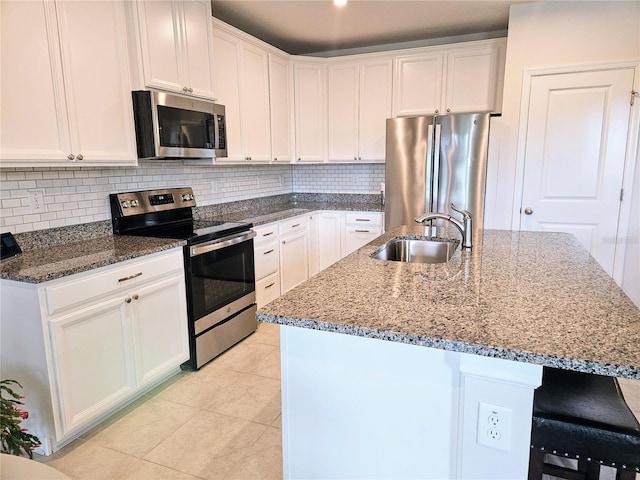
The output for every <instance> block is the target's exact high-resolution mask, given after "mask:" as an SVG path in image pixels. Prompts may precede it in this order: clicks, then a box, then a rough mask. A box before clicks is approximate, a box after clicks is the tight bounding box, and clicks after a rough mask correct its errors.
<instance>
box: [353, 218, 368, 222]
mask: <svg viewBox="0 0 640 480" xmlns="http://www.w3.org/2000/svg"><path fill="white" fill-rule="evenodd" d="M370 221H371V219H370V218H356V222H370Z"/></svg>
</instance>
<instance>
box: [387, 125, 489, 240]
mask: <svg viewBox="0 0 640 480" xmlns="http://www.w3.org/2000/svg"><path fill="white" fill-rule="evenodd" d="M489 119H490V114H489V113H457V114H448V115H437V116H418V117H400V118H389V119H387V140H386V142H387V143H386V169H385V170H386V171H385V228H386V229H387V230H388V229H390V228H392V227H395V226H398V225H415V222H414V218H415V217H417V216H419V215H421V214H423V213H426V212H441V213H446V214H450V215H452V216H453V217H454V218H457V219H461V216H460V215H459V214H458V213H455V212H453V211H451V207H450V205H451V203H454V204H455V205H456V206H457V207H458V208H461V209H464V210H468V211H469V212H471V215H472V219H473V225H474V226H473V230H474V237H475V236H476V234H475V233H476V232H477V231H479V230H480V229H481V228H482V225H483V221H484V196H485V184H486V176H487V174H486V172H487V148H488V143H489ZM438 222H439V223H438V225H444V224H443V223H440V222H441V221H438Z"/></svg>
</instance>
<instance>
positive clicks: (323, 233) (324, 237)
mask: <svg viewBox="0 0 640 480" xmlns="http://www.w3.org/2000/svg"><path fill="white" fill-rule="evenodd" d="M317 217H318V246H319V248H318V258H319V260H318V263H319V268H320V270H321V271H322V270H324V269H325V268H327V267H328V266H330V265H333V264H334V263H336V262H337V261H338V260H340V259H341V258H342V256H343V255H342V241H341V237H342V234H341V232H342V214H341V213H340V212H322V213H319V214H318V215H317Z"/></svg>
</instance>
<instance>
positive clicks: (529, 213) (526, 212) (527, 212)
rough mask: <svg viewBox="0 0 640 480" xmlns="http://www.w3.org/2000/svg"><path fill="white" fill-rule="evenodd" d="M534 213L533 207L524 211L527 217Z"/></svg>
mask: <svg viewBox="0 0 640 480" xmlns="http://www.w3.org/2000/svg"><path fill="white" fill-rule="evenodd" d="M532 213H533V208H531V207H527V208H525V209H524V214H525V215H531V214H532Z"/></svg>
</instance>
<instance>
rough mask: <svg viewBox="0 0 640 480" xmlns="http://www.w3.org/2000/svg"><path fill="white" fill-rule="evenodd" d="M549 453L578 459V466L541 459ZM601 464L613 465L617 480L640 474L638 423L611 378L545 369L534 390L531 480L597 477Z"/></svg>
mask: <svg viewBox="0 0 640 480" xmlns="http://www.w3.org/2000/svg"><path fill="white" fill-rule="evenodd" d="M545 454H551V455H557V456H559V457H564V458H572V459H576V460H577V461H578V469H577V470H571V469H569V468H565V467H560V466H556V465H552V464H550V463H545V462H544V455H545ZM600 465H607V466H610V467H613V468H615V469H616V471H617V473H616V479H617V480H635V478H636V473H635V472H640V424H639V423H638V420H636V418H635V417H634V416H633V413H632V412H631V410H630V409H629V406H628V405H627V404H626V403H625V401H624V398H623V396H622V392H621V391H620V386H619V384H618V381H617V380H616V379H615V378H613V377H606V376H602V375H593V374H587V373H580V372H574V371H570V370H559V369H555V368H547V367H545V368H544V371H543V376H542V386H541V387H540V388H538V389H537V390H536V391H535V394H534V400H533V423H532V429H531V458H530V461H529V480H540V479H541V478H542V474H543V473H544V474H547V475H553V476H555V477H560V478H565V479H569V480H574V479H575V480H578V479H580V480H582V479H586V480H597V479H598V478H599V477H600Z"/></svg>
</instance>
